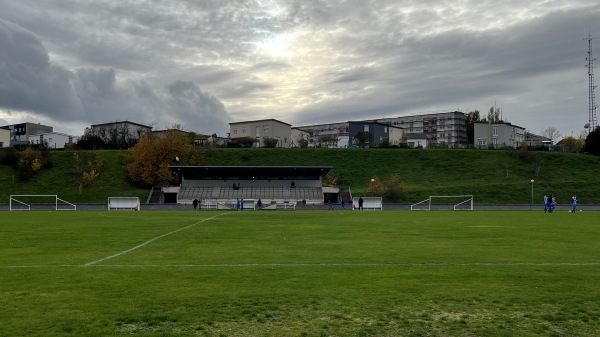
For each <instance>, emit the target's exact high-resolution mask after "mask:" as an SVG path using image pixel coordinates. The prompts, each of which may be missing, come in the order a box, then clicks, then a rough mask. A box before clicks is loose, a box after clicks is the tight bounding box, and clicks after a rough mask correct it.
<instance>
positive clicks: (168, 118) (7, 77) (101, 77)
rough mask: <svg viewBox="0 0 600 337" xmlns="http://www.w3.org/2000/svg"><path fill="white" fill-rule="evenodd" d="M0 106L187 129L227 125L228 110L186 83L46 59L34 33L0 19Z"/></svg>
mask: <svg viewBox="0 0 600 337" xmlns="http://www.w3.org/2000/svg"><path fill="white" fill-rule="evenodd" d="M0 45H2V46H3V48H2V49H0V108H5V109H14V110H19V111H28V112H30V113H32V114H34V115H38V116H43V117H44V118H48V119H51V120H53V121H55V122H57V123H60V122H61V121H65V122H66V121H68V122H72V121H81V122H89V123H99V122H108V121H114V120H124V119H129V120H132V121H137V122H141V123H156V124H161V125H166V126H170V125H171V124H174V123H178V124H182V125H185V126H186V127H188V128H189V130H192V131H198V132H205V133H212V132H216V131H223V130H225V129H226V123H227V121H228V114H227V112H226V111H225V108H224V106H223V104H222V103H221V102H220V101H219V100H218V99H217V98H216V97H214V96H211V95H208V94H205V93H203V92H202V91H201V90H200V89H199V87H197V86H196V85H195V84H193V83H191V82H183V81H175V82H174V83H172V84H170V85H168V86H167V87H165V86H164V85H161V84H160V82H148V81H145V80H137V81H136V80H125V81H118V80H117V78H118V76H117V72H116V70H115V69H113V68H80V69H78V70H76V71H74V72H72V71H69V70H66V69H65V68H62V67H60V66H57V65H54V64H52V63H51V61H50V58H49V56H48V52H47V51H46V50H45V48H44V46H43V45H42V44H41V42H40V41H39V39H38V38H37V36H35V35H34V34H33V33H31V32H29V31H27V30H25V29H23V28H22V27H20V26H18V25H16V24H13V23H10V22H7V21H4V20H1V19H0Z"/></svg>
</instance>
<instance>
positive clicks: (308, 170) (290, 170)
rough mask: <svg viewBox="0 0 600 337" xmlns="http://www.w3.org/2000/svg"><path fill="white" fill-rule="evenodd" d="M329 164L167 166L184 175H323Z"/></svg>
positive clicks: (329, 168) (328, 169) (328, 168)
mask: <svg viewBox="0 0 600 337" xmlns="http://www.w3.org/2000/svg"><path fill="white" fill-rule="evenodd" d="M331 168H332V167H331V166H177V165H172V166H169V169H171V170H173V171H175V172H177V173H179V174H182V175H183V176H185V177H188V178H193V177H209V176H226V177H227V176H230V177H232V176H271V177H277V176H288V177H289V176H292V177H293V176H325V175H327V173H328V172H329V171H331Z"/></svg>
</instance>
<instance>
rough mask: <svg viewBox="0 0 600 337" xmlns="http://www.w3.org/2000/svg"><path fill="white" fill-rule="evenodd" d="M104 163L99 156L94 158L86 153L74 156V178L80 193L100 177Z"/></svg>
mask: <svg viewBox="0 0 600 337" xmlns="http://www.w3.org/2000/svg"><path fill="white" fill-rule="evenodd" d="M103 165H104V161H103V160H102V158H100V157H99V156H98V155H95V156H94V157H92V155H90V154H86V153H75V154H74V155H73V177H74V180H75V183H76V184H77V186H78V188H79V193H83V188H84V187H87V186H90V185H92V183H93V182H94V181H95V180H96V178H98V176H100V168H101V167H102V166H103Z"/></svg>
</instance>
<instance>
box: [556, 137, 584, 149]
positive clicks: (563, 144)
mask: <svg viewBox="0 0 600 337" xmlns="http://www.w3.org/2000/svg"><path fill="white" fill-rule="evenodd" d="M556 145H557V147H558V148H559V149H560V150H561V151H564V152H580V151H581V150H582V149H583V147H584V146H585V138H584V137H582V136H579V137H578V138H575V137H573V136H568V137H565V138H563V139H561V141H559V142H558V143H556Z"/></svg>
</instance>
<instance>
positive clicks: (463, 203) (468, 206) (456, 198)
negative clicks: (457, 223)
mask: <svg viewBox="0 0 600 337" xmlns="http://www.w3.org/2000/svg"><path fill="white" fill-rule="evenodd" d="M410 210H411V211H431V210H450V211H472V210H473V196H472V195H432V196H429V198H427V199H425V200H423V201H421V202H418V203H416V204H413V205H411V206H410Z"/></svg>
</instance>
